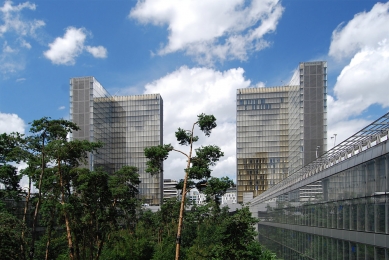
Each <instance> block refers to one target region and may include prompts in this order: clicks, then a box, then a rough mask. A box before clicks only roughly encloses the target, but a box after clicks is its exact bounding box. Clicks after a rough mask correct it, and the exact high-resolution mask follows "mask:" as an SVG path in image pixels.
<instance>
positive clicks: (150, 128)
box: [70, 77, 163, 205]
mask: <svg viewBox="0 0 389 260" xmlns="http://www.w3.org/2000/svg"><path fill="white" fill-rule="evenodd" d="M70 119H71V121H72V122H74V123H76V124H77V125H78V126H79V127H80V130H79V131H76V132H73V133H72V136H71V138H72V139H79V140H89V141H101V142H102V143H103V144H104V146H103V148H101V149H99V151H98V153H96V154H93V155H90V156H89V158H88V164H89V165H88V167H89V168H90V169H91V170H93V169H95V168H97V167H103V168H104V169H105V170H107V171H108V172H109V173H114V172H115V171H117V170H119V169H120V168H121V167H123V166H126V165H128V166H136V167H137V168H138V169H139V174H140V180H141V183H140V184H139V187H138V188H139V194H140V197H141V199H143V201H144V202H145V203H147V204H150V205H157V204H161V202H162V194H163V188H162V186H163V175H162V174H159V175H158V176H156V175H155V176H151V175H150V174H148V173H146V172H145V169H146V157H145V156H144V153H143V150H144V148H146V147H150V146H156V145H160V144H162V143H163V100H162V97H161V96H160V95H159V94H145V95H136V96H111V95H110V94H109V93H108V92H107V91H106V90H105V89H104V87H103V86H102V85H101V84H100V83H99V82H98V81H97V80H96V79H95V78H94V77H81V78H72V79H71V80H70Z"/></svg>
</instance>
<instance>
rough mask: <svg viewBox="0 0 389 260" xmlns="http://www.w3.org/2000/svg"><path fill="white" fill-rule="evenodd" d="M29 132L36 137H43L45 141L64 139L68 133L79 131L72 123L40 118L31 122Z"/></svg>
mask: <svg viewBox="0 0 389 260" xmlns="http://www.w3.org/2000/svg"><path fill="white" fill-rule="evenodd" d="M30 124H31V128H30V132H31V133H33V134H37V135H38V136H42V137H45V138H46V139H47V140H54V139H62V140H64V139H66V138H67V135H68V133H71V132H73V131H77V130H80V128H79V127H78V126H77V125H76V124H75V123H73V122H71V121H68V120H65V119H51V118H50V117H42V118H41V119H38V120H34V121H32V123H30Z"/></svg>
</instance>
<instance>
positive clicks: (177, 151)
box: [172, 148, 189, 159]
mask: <svg viewBox="0 0 389 260" xmlns="http://www.w3.org/2000/svg"><path fill="white" fill-rule="evenodd" d="M172 151H176V152H179V153H182V154H183V155H185V156H186V158H188V159H189V156H188V155H187V154H186V153H184V152H182V151H180V150H177V149H174V148H173V149H172Z"/></svg>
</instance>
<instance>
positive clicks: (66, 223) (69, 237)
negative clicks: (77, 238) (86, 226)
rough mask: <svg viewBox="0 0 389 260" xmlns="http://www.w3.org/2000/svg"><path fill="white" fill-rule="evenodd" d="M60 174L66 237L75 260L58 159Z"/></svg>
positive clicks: (71, 256)
mask: <svg viewBox="0 0 389 260" xmlns="http://www.w3.org/2000/svg"><path fill="white" fill-rule="evenodd" d="M57 163H58V174H59V182H60V185H61V205H62V210H63V214H64V218H65V225H66V236H67V239H68V247H69V257H70V259H71V260H74V259H75V258H74V248H73V240H72V233H71V228H70V221H69V216H68V214H67V211H66V209H65V207H64V206H65V191H64V183H63V178H62V173H61V161H60V159H59V158H58V161H57Z"/></svg>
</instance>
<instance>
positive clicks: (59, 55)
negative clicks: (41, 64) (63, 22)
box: [44, 27, 86, 65]
mask: <svg viewBox="0 0 389 260" xmlns="http://www.w3.org/2000/svg"><path fill="white" fill-rule="evenodd" d="M85 39H86V33H85V30H84V29H83V28H79V29H77V28H74V27H69V28H67V29H66V32H65V35H64V36H63V37H57V38H56V39H55V40H54V42H52V43H50V44H49V46H50V49H49V50H48V51H46V52H45V53H44V55H45V57H46V58H48V59H49V60H51V61H52V62H53V63H54V64H64V65H74V64H75V63H76V61H75V58H76V57H77V56H78V55H80V54H81V52H82V50H83V48H84V41H85Z"/></svg>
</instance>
